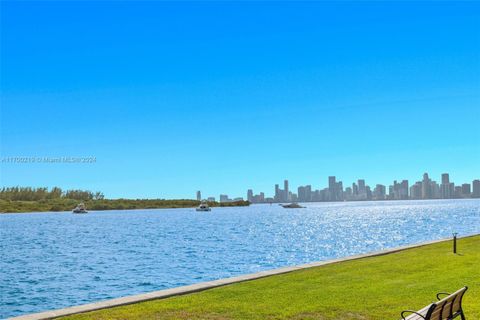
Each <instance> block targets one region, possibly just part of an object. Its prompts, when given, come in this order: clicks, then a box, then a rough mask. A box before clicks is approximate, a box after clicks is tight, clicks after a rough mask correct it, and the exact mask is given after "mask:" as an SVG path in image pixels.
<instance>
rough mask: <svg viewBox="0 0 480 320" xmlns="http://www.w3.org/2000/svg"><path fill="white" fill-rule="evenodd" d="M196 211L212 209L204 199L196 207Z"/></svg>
mask: <svg viewBox="0 0 480 320" xmlns="http://www.w3.org/2000/svg"><path fill="white" fill-rule="evenodd" d="M196 210H197V211H212V209H210V207H209V206H208V204H207V203H206V202H205V201H202V203H200V205H199V206H198V207H197V209H196Z"/></svg>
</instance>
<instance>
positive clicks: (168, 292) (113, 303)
mask: <svg viewBox="0 0 480 320" xmlns="http://www.w3.org/2000/svg"><path fill="white" fill-rule="evenodd" d="M477 235H478V234H475V235H469V236H465V237H459V238H458V239H463V238H468V237H473V236H477ZM449 240H451V239H450V238H449V239H441V240H434V241H428V242H423V243H419V244H414V245H408V246H402V247H396V248H392V249H387V250H383V251H377V252H371V253H366V254H360V255H354V256H349V257H345V258H339V259H332V260H326V261H319V262H312V263H307V264H303V265H298V266H293V267H284V268H279V269H273V270H268V271H261V272H257V273H252V274H247V275H241V276H237V277H232V278H226V279H219V280H214V281H207V282H201V283H197V284H192V285H188V286H182V287H177V288H171V289H165V290H159V291H153V292H149V293H143V294H138V295H133V296H127V297H122V298H116V299H110V300H104V301H99V302H94V303H89V304H84V305H79V306H74V307H69V308H64V309H58V310H52V311H45V312H40V313H32V314H27V315H23V316H18V317H13V318H9V319H11V320H45V319H54V318H58V317H63V316H67V315H72V314H77V313H84V312H89V311H95V310H100V309H106V308H112V307H118V306H123V305H128V304H133V303H138V302H143V301H148V300H155V299H165V298H168V297H173V296H179V295H184V294H189V293H194V292H199V291H203V290H207V289H212V288H218V287H222V286H225V285H229V284H234V283H239V282H244V281H249V280H255V279H260V278H265V277H269V276H274V275H278V274H284V273H289V272H292V271H296V270H302V269H308V268H314V267H320V266H325V265H329V264H334V263H339V262H345V261H351V260H357V259H363V258H368V257H376V256H382V255H386V254H391V253H395V252H399V251H403V250H407V249H412V248H419V247H423V246H426V245H430V244H434V243H440V242H445V241H449Z"/></svg>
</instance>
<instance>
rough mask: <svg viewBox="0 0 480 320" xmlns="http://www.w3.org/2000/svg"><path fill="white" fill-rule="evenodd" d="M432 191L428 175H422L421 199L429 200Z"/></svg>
mask: <svg viewBox="0 0 480 320" xmlns="http://www.w3.org/2000/svg"><path fill="white" fill-rule="evenodd" d="M431 198H432V190H431V180H430V178H429V177H428V173H424V174H423V180H422V199H431Z"/></svg>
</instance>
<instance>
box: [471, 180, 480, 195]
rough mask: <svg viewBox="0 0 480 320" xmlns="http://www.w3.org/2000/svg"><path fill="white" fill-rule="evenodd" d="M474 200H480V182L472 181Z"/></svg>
mask: <svg viewBox="0 0 480 320" xmlns="http://www.w3.org/2000/svg"><path fill="white" fill-rule="evenodd" d="M472 198H480V180H473V181H472Z"/></svg>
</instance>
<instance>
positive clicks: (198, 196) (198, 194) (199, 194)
mask: <svg viewBox="0 0 480 320" xmlns="http://www.w3.org/2000/svg"><path fill="white" fill-rule="evenodd" d="M197 201H202V193H201V192H200V191H197Z"/></svg>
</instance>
